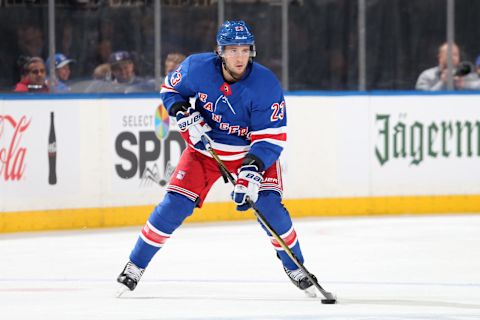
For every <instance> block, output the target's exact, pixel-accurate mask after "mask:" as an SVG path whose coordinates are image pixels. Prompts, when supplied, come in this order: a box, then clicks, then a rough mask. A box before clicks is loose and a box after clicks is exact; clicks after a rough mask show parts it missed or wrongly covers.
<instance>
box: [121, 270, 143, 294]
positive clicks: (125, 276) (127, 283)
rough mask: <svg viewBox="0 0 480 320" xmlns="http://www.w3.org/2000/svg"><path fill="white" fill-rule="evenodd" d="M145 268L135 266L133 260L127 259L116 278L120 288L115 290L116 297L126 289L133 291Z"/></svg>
mask: <svg viewBox="0 0 480 320" xmlns="http://www.w3.org/2000/svg"><path fill="white" fill-rule="evenodd" d="M144 271H145V269H142V268H139V267H137V266H136V265H135V264H134V263H133V262H130V261H128V262H127V264H126V265H125V268H124V269H123V271H122V273H120V275H119V276H118V278H117V282H118V283H120V288H119V289H118V291H117V297H120V296H121V295H122V294H124V293H125V292H126V291H128V290H130V291H133V290H134V289H135V287H136V286H137V284H138V281H140V278H141V277H142V275H143V272H144Z"/></svg>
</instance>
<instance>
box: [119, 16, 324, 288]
mask: <svg viewBox="0 0 480 320" xmlns="http://www.w3.org/2000/svg"><path fill="white" fill-rule="evenodd" d="M217 45H218V47H217V50H216V53H201V54H194V55H191V56H189V57H188V58H187V59H186V60H185V61H184V62H183V63H181V64H180V66H179V67H178V68H177V69H176V70H175V71H173V72H172V73H170V74H169V75H168V77H167V78H166V79H165V82H164V84H163V85H162V90H161V97H162V99H163V103H164V105H165V107H166V108H167V109H168V111H169V114H170V115H171V116H175V117H176V118H177V124H178V126H179V129H180V131H181V132H182V136H183V137H184V138H185V140H186V141H187V143H188V147H187V149H185V151H184V152H183V154H182V156H181V159H180V161H179V163H178V166H177V168H176V171H175V172H174V174H173V175H172V178H171V180H170V183H169V185H168V186H167V193H166V195H165V198H164V199H163V201H162V202H161V203H160V204H159V205H158V206H157V207H156V208H155V209H154V210H153V212H152V214H151V215H150V217H149V218H148V221H147V222H146V224H145V226H144V227H143V229H142V231H141V233H140V237H139V238H138V240H137V243H136V245H135V247H134V249H133V250H132V252H131V254H130V261H129V262H128V263H127V264H126V266H125V268H124V269H123V271H122V272H121V274H120V275H119V276H118V279H117V281H118V282H119V283H121V284H122V285H121V287H122V289H121V290H120V291H119V295H120V294H122V293H123V292H125V291H127V290H128V289H130V290H134V289H135V287H136V285H137V284H138V281H139V280H140V277H141V276H142V274H143V272H144V270H145V268H146V267H147V265H148V264H149V262H150V260H151V259H152V257H153V256H154V255H155V253H156V252H157V251H158V250H159V249H160V248H161V247H162V246H163V245H164V244H165V243H166V241H167V240H168V239H169V238H170V236H171V235H172V233H173V232H174V231H175V229H177V228H178V227H179V226H180V225H181V224H182V222H183V221H184V220H185V218H187V217H188V216H190V215H191V214H192V212H193V209H194V208H195V207H201V206H202V203H203V200H204V199H205V197H206V196H207V193H208V192H209V190H210V188H211V187H212V185H213V183H214V182H215V181H216V180H218V178H219V177H220V176H221V173H220V171H219V168H218V165H217V163H216V162H215V160H214V159H213V158H212V157H211V155H210V153H209V152H207V151H206V150H205V146H204V145H203V143H202V140H201V136H202V135H205V136H207V137H208V140H209V142H210V143H211V146H212V147H213V148H214V150H215V151H216V153H217V154H218V155H219V157H220V159H221V160H223V161H224V163H225V165H226V166H227V168H228V169H229V170H230V172H232V173H235V174H237V175H238V179H237V183H236V185H235V187H234V189H233V193H232V198H233V201H234V202H235V203H236V204H237V209H238V210H240V211H243V210H247V209H248V208H249V206H248V204H247V202H246V198H247V197H249V198H250V199H251V200H252V201H253V202H254V203H255V205H256V207H257V208H258V209H259V211H260V212H262V214H263V216H264V217H265V219H266V220H267V221H268V222H269V223H270V225H271V226H272V227H273V229H274V230H275V231H276V232H277V233H278V234H279V235H280V236H281V237H282V239H283V240H284V242H285V243H286V244H287V245H288V247H289V248H290V249H291V250H292V251H293V253H294V254H295V255H296V257H297V258H298V259H299V261H300V262H301V263H303V256H302V252H301V250H300V244H299V242H298V239H297V234H296V232H295V229H294V228H293V225H292V221H291V218H290V216H289V213H288V212H287V210H286V209H285V207H284V206H283V205H282V202H281V200H282V191H283V186H282V177H281V170H280V164H279V161H278V158H279V156H280V153H281V152H282V150H283V146H284V144H285V141H286V138H287V134H286V120H287V118H286V109H285V100H284V97H283V91H282V89H281V86H280V84H279V82H278V80H277V79H276V78H275V76H274V75H273V73H272V72H271V71H270V70H268V69H267V68H265V67H264V66H262V65H260V64H258V63H256V62H253V58H254V57H255V55H256V51H255V41H254V36H253V34H252V33H251V32H250V30H249V27H248V26H247V25H246V24H245V22H243V21H226V22H225V23H224V24H223V25H222V26H221V27H220V29H219V31H218V33H217ZM191 97H195V98H196V102H195V106H191V105H190V103H189V98H191ZM267 234H268V231H267ZM268 235H269V236H270V241H271V243H272V245H273V247H274V248H275V249H276V252H277V257H278V258H280V260H281V262H282V264H283V268H284V270H285V272H286V273H287V275H288V276H289V278H290V280H291V281H292V282H293V283H294V284H295V285H296V286H297V287H298V288H300V289H301V290H305V292H306V293H307V295H313V294H314V286H313V284H312V282H311V281H310V280H309V279H308V278H307V275H306V274H304V272H303V271H302V270H301V269H299V268H298V267H297V266H296V264H295V263H294V262H293V261H292V260H291V259H290V258H289V257H288V255H287V254H286V253H285V251H284V250H283V249H282V247H281V246H280V245H279V243H278V242H277V241H276V240H275V238H274V237H272V236H271V235H270V234H268ZM312 277H313V275H312Z"/></svg>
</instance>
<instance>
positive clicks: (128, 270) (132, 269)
mask: <svg viewBox="0 0 480 320" xmlns="http://www.w3.org/2000/svg"><path fill="white" fill-rule="evenodd" d="M144 270H145V269H141V268H139V267H137V266H136V265H135V264H133V263H132V262H128V263H127V265H126V266H125V271H124V272H123V273H124V274H125V275H127V276H128V277H130V278H132V279H133V280H135V281H136V282H138V281H140V278H141V277H142V274H143V271H144Z"/></svg>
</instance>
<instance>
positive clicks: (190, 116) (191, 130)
mask: <svg viewBox="0 0 480 320" xmlns="http://www.w3.org/2000/svg"><path fill="white" fill-rule="evenodd" d="M175 116H176V118H177V125H178V128H179V129H180V131H181V132H182V133H188V137H189V139H190V141H191V142H192V144H193V146H194V147H195V148H196V149H201V150H205V149H206V148H205V145H204V144H203V142H202V136H205V137H207V139H208V136H207V134H206V133H207V132H208V131H210V130H212V129H211V128H210V126H209V125H208V124H207V123H205V121H204V120H203V117H202V116H201V115H200V112H198V111H195V108H193V107H191V106H190V107H188V109H187V108H181V109H180V110H178V111H177V112H176V114H175Z"/></svg>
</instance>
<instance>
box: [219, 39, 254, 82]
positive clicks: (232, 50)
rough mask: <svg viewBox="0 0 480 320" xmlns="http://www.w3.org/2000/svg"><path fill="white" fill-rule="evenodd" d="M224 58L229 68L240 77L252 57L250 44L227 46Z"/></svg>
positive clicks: (224, 50)
mask: <svg viewBox="0 0 480 320" xmlns="http://www.w3.org/2000/svg"><path fill="white" fill-rule="evenodd" d="M223 58H224V60H225V64H226V65H227V68H228V70H229V71H230V72H231V73H233V75H234V76H235V77H236V78H237V77H238V78H240V77H241V76H242V75H243V73H244V72H245V70H246V69H247V65H248V60H249V59H250V46H248V45H243V46H225V48H224V49H223Z"/></svg>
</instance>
